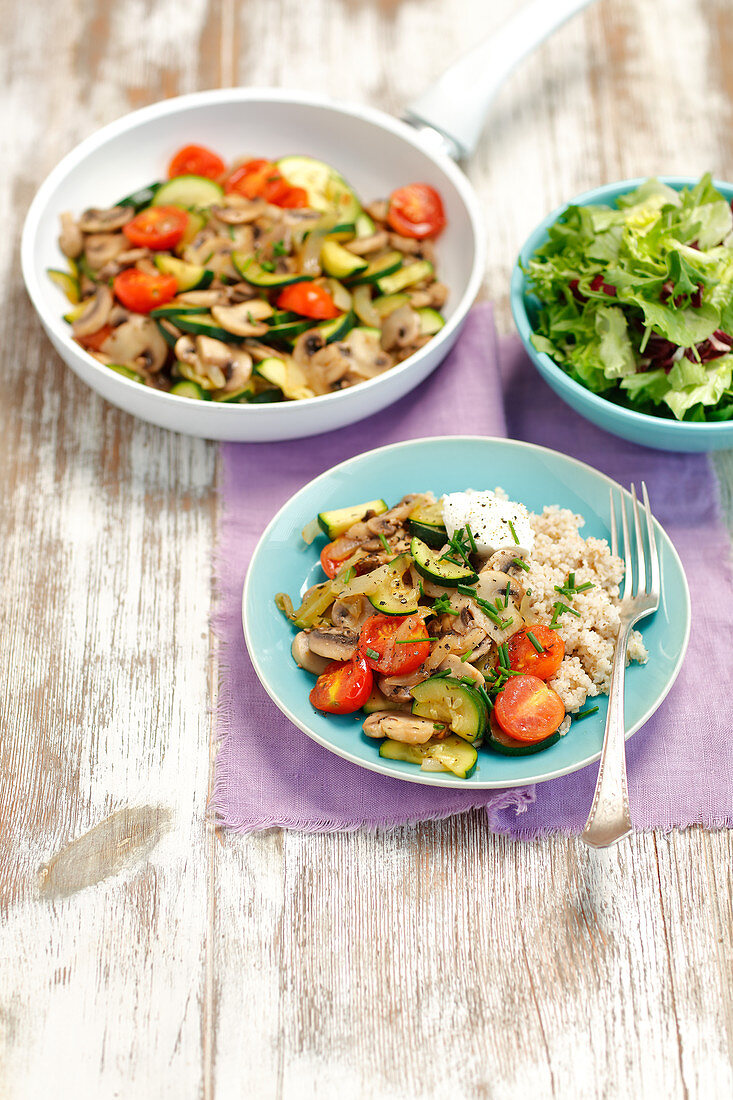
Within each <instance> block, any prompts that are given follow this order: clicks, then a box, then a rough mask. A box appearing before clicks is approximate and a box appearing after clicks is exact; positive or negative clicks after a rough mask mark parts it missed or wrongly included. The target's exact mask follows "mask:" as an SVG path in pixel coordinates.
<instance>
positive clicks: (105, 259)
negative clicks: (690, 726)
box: [84, 233, 128, 271]
mask: <svg viewBox="0 0 733 1100" xmlns="http://www.w3.org/2000/svg"><path fill="white" fill-rule="evenodd" d="M127 244H128V242H127V238H126V237H123V236H122V234H121V233H90V234H89V236H88V237H86V239H85V241H84V255H85V256H86V259H87V263H88V264H89V266H90V267H91V268H92V270H93V271H99V269H100V268H102V267H104V266H105V264H109V263H111V262H112V261H113V260H116V259H117V257H118V256H119V255H120V253H121V252H126V251H127Z"/></svg>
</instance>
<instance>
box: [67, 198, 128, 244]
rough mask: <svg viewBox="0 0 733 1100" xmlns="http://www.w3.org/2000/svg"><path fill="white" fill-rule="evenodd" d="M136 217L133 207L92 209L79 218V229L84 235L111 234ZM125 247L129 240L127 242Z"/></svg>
mask: <svg viewBox="0 0 733 1100" xmlns="http://www.w3.org/2000/svg"><path fill="white" fill-rule="evenodd" d="M134 217H135V210H134V208H133V207H132V206H110V207H109V208H108V209H107V210H99V209H97V208H96V207H94V206H93V207H91V208H90V209H89V210H85V211H84V213H83V214H82V216H81V217H80V218H79V228H80V229H81V230H82V232H84V233H111V232H112V231H113V230H115V229H122V226H123V225H127V223H128V222H130V221H132V219H133V218H134ZM124 243H125V246H126V245H127V240H125V242H124Z"/></svg>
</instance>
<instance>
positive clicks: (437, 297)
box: [427, 283, 449, 309]
mask: <svg viewBox="0 0 733 1100" xmlns="http://www.w3.org/2000/svg"><path fill="white" fill-rule="evenodd" d="M427 293H428V294H429V295H430V302H429V303H428V305H431V306H432V307H433V309H441V307H442V306H444V305H445V303H446V301H447V300H448V293H449V292H448V287H447V286H446V285H445V283H431V284H430V286H429V287H428V290H427Z"/></svg>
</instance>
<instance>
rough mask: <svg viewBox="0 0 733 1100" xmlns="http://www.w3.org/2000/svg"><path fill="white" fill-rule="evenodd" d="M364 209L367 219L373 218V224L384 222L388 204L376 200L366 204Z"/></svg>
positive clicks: (384, 201)
mask: <svg viewBox="0 0 733 1100" xmlns="http://www.w3.org/2000/svg"><path fill="white" fill-rule="evenodd" d="M364 209H365V210H366V212H367V214H368V215H369V217H370V218H373V219H374V221H375V222H386V220H387V214H388V212H389V203H388V202H387V200H386V199H376V200H375V201H374V202H370V203H368V204H367V205H366V206H365V207H364Z"/></svg>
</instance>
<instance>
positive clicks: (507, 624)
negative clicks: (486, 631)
mask: <svg viewBox="0 0 733 1100" xmlns="http://www.w3.org/2000/svg"><path fill="white" fill-rule="evenodd" d="M513 622H514V619H513V618H512V617H511V616H510V617H509V618H508V619H502V620H501V622H500V623H499V626H500V627H501V629H502V630H506V629H507V628H508V627H510V626H511V625H512V623H513Z"/></svg>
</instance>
